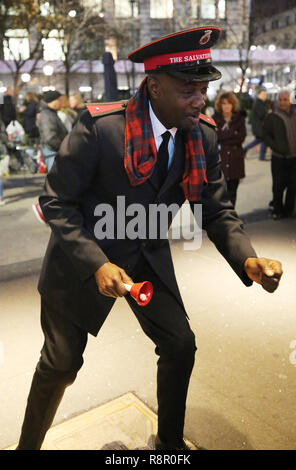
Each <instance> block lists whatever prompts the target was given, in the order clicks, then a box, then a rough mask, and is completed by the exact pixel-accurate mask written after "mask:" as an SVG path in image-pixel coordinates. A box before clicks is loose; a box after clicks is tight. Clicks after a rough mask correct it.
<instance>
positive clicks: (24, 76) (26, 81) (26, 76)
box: [21, 73, 31, 83]
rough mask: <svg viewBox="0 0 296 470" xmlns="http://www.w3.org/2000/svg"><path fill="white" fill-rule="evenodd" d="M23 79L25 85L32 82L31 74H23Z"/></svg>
mask: <svg viewBox="0 0 296 470" xmlns="http://www.w3.org/2000/svg"><path fill="white" fill-rule="evenodd" d="M21 79H22V81H23V82H24V83H28V82H29V81H30V80H31V75H30V74H29V73H22V75H21Z"/></svg>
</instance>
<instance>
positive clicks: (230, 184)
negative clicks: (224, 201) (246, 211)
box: [226, 179, 239, 207]
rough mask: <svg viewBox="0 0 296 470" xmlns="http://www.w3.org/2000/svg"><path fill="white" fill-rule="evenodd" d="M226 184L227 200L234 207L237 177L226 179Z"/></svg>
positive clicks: (237, 183)
mask: <svg viewBox="0 0 296 470" xmlns="http://www.w3.org/2000/svg"><path fill="white" fill-rule="evenodd" d="M226 185H227V193H228V197H229V200H230V201H231V202H232V205H233V207H235V204H236V195H237V188H238V185H239V179H233V180H228V181H226Z"/></svg>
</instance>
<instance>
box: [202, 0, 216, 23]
mask: <svg viewBox="0 0 296 470" xmlns="http://www.w3.org/2000/svg"><path fill="white" fill-rule="evenodd" d="M200 16H201V18H208V19H211V20H212V19H213V20H214V19H215V18H216V0H201V1H200Z"/></svg>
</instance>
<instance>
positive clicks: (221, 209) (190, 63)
mask: <svg viewBox="0 0 296 470" xmlns="http://www.w3.org/2000/svg"><path fill="white" fill-rule="evenodd" d="M219 34H220V30H219V28H216V27H207V28H194V29H191V30H189V31H185V32H181V33H176V34H172V35H170V36H167V37H165V38H161V39H159V40H157V41H153V42H152V43H150V44H148V45H146V46H144V47H142V48H140V49H138V50H136V51H135V52H133V53H132V54H130V56H129V58H130V59H131V60H132V61H135V62H144V64H145V70H146V72H147V74H148V77H146V78H145V80H144V81H143V82H142V84H141V86H140V88H139V90H138V92H137V93H136V95H135V96H134V97H133V98H131V99H130V100H129V102H128V104H127V106H123V105H121V104H118V105H116V104H114V103H112V104H111V103H110V104H109V105H108V106H107V109H108V110H109V111H107V112H106V108H105V107H104V106H101V105H100V104H98V105H93V106H89V111H86V112H85V113H84V114H83V115H82V116H81V117H80V119H79V122H78V123H77V124H76V126H75V128H74V129H73V131H72V132H71V133H70V135H69V136H67V137H66V138H65V140H64V141H63V143H62V145H61V147H60V150H59V152H58V154H57V156H56V159H55V163H54V166H53V168H52V170H51V171H50V172H49V174H48V176H47V179H46V183H45V190H44V193H43V194H42V196H41V197H40V199H39V202H40V206H41V208H42V211H43V213H44V216H45V219H46V220H47V222H48V224H49V225H50V227H51V229H52V235H51V238H50V241H49V244H48V248H47V251H46V255H45V259H44V263H43V268H42V272H41V276H40V281H39V291H40V293H41V324H42V328H43V332H44V337H45V342H44V346H43V349H42V351H41V357H40V361H39V363H38V364H37V367H36V371H35V374H34V377H33V382H32V386H31V390H30V393H29V397H28V403H27V408H26V413H25V419H24V423H23V427H22V433H21V437H20V441H19V445H18V449H19V450H21V449H40V446H41V444H42V441H43V439H44V436H45V434H46V431H47V430H48V428H49V427H50V425H51V423H52V420H53V418H54V416H55V412H56V410H57V407H58V405H59V402H60V400H61V398H62V396H63V393H64V391H65V388H66V387H67V386H68V385H70V384H71V383H72V382H73V381H74V380H75V377H76V374H77V372H78V370H79V369H80V367H81V366H82V363H83V359H82V354H83V351H84V349H85V346H86V342H87V335H88V333H90V334H92V335H97V333H98V331H99V329H100V327H101V326H102V324H103V322H104V320H105V319H106V317H107V315H108V313H109V311H110V309H111V307H112V305H113V304H114V302H115V299H116V298H117V297H121V296H124V295H125V294H126V293H127V290H126V288H125V286H124V283H128V284H130V283H132V282H138V281H143V280H149V281H151V282H152V284H153V287H154V294H153V297H152V299H151V301H150V302H149V303H148V304H147V305H146V306H145V307H141V306H139V305H138V304H137V303H136V302H135V301H134V300H133V299H132V298H131V296H129V295H127V296H126V300H127V302H128V303H129V305H130V307H131V309H132V310H133V312H134V313H135V315H136V317H137V319H138V321H139V323H140V325H141V327H142V328H143V331H144V332H145V333H146V334H147V335H148V336H149V337H150V338H151V340H152V341H153V342H154V343H155V345H156V354H157V355H158V356H159V359H158V372H157V399H158V434H157V436H156V439H155V448H156V449H186V448H187V447H186V444H185V442H184V440H183V427H184V418H185V404H186V396H187V389H188V385H189V380H190V375H191V371H192V368H193V364H194V355H195V350H196V346H195V337H194V334H193V332H192V331H191V329H190V326H189V322H188V317H187V314H186V311H185V308H184V305H183V302H182V299H181V296H180V292H179V289H178V286H177V282H176V278H175V274H174V268H173V263H172V258H171V253H170V247H169V243H168V240H167V239H163V237H161V236H160V235H158V237H156V238H155V237H154V238H153V239H151V237H150V238H149V235H147V234H149V233H151V232H150V229H151V228H152V227H151V226H152V225H153V224H155V221H154V220H152V221H151V220H149V223H148V225H147V233H146V235H145V236H144V237H143V236H141V237H138V238H137V237H136V238H134V237H129V236H126V235H127V232H128V230H126V234H122V227H121V226H119V225H120V224H119V223H118V224H117V225H116V223H117V222H118V220H119V218H120V216H121V212H120V209H119V207H118V197H119V196H121V197H124V201H125V206H126V207H132V206H130V205H131V204H135V203H137V204H138V205H139V204H141V207H143V208H144V209H145V211H146V213H147V211H148V209H149V207H150V206H151V205H152V204H157V205H159V204H164V205H166V207H168V206H170V205H171V204H173V203H174V204H177V205H178V206H179V207H181V205H182V204H183V202H184V201H185V199H187V200H188V201H189V203H190V205H191V208H192V210H193V211H194V209H195V206H196V205H197V204H200V203H201V204H202V206H203V228H204V229H205V230H206V231H207V234H208V236H209V238H210V239H211V240H212V241H213V242H214V244H215V245H216V247H217V248H218V250H219V251H220V252H221V253H222V255H223V256H224V257H225V259H226V260H227V261H228V263H229V264H230V265H231V267H232V268H233V270H234V271H235V272H236V274H237V275H238V276H239V277H240V278H241V280H242V282H244V284H245V285H246V286H249V285H251V284H252V281H255V282H258V283H259V284H262V287H263V288H264V289H266V290H268V291H269V292H273V291H274V290H275V289H276V288H277V286H278V283H279V279H280V277H281V273H282V270H281V264H280V263H279V262H278V261H273V260H269V259H266V258H258V257H257V256H256V253H255V251H254V249H253V248H252V246H251V244H250V241H249V238H248V236H247V235H246V233H245V232H244V231H243V228H242V222H241V221H240V220H239V219H238V216H237V214H236V213H235V211H234V210H233V208H232V205H231V203H230V202H229V200H228V198H227V192H226V190H225V184H224V181H223V177H222V173H221V170H220V162H219V157H218V152H217V138H216V132H215V125H214V123H213V122H212V121H211V120H209V119H207V118H204V117H202V116H201V115H200V111H201V109H202V108H203V106H204V100H205V96H206V91H207V86H208V82H209V81H211V80H216V79H218V78H220V76H221V74H220V72H219V71H218V70H217V69H216V68H215V67H213V65H212V64H211V58H210V47H211V46H212V45H213V44H214V43H215V42H216V41H217V39H218V37H219ZM104 110H105V112H104ZM106 204H108V205H109V207H111V208H112V210H113V212H114V224H115V226H114V227H113V229H114V234H111V236H109V237H106V238H103V237H102V236H101V235H102V234H101V232H100V227H102V225H103V223H102V225H100V224H101V222H102V220H103V217H102V215H103V212H104V211H103V210H102V207H106ZM100 216H101V217H100ZM147 220H148V218H147ZM129 222H130V219H129V218H128V217H127V218H126V226H125V228H126V229H127V228H128V225H129ZM111 232H112V230H111Z"/></svg>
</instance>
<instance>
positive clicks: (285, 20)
mask: <svg viewBox="0 0 296 470" xmlns="http://www.w3.org/2000/svg"><path fill="white" fill-rule="evenodd" d="M250 19H251V21H250V38H251V43H252V47H253V50H257V52H259V51H263V53H264V51H265V53H267V54H269V53H270V52H272V53H275V54H274V55H275V60H274V62H273V64H268V65H267V66H266V67H264V68H263V69H262V66H260V64H258V65H257V66H256V65H255V66H254V70H253V71H254V72H255V75H257V76H260V75H261V77H262V79H263V80H264V81H265V83H268V87H269V90H270V91H274V92H276V91H277V90H278V89H280V88H284V87H288V88H290V89H291V90H292V89H293V90H295V89H296V60H295V56H294V52H295V49H296V34H295V31H296V0H273V1H272V2H271V1H270V0H253V1H252V9H251V16H250ZM261 53H262V52H261ZM285 55H286V56H287V57H286V58H284V56H285ZM260 68H261V70H260ZM268 87H267V88H268Z"/></svg>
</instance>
